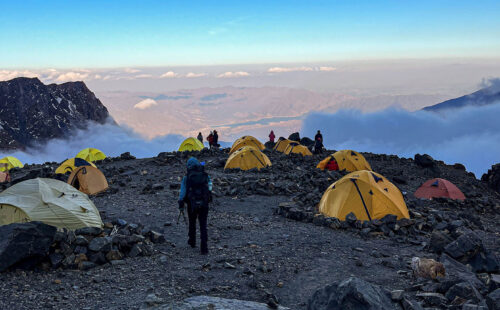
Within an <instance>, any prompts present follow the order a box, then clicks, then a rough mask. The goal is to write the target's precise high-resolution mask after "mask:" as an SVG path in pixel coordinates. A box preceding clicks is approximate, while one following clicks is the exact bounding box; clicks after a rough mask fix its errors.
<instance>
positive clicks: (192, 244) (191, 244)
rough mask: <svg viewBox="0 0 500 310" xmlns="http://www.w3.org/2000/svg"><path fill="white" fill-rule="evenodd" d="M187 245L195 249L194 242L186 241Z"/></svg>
mask: <svg viewBox="0 0 500 310" xmlns="http://www.w3.org/2000/svg"><path fill="white" fill-rule="evenodd" d="M188 244H189V245H190V246H191V247H192V248H196V242H193V241H191V240H188Z"/></svg>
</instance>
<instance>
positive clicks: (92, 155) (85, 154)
mask: <svg viewBox="0 0 500 310" xmlns="http://www.w3.org/2000/svg"><path fill="white" fill-rule="evenodd" d="M75 157H77V158H81V159H84V160H86V161H88V162H94V161H98V160H103V159H105V158H106V155H105V154H104V153H103V152H102V151H100V150H98V149H94V148H91V147H89V148H86V149H83V150H81V151H80V152H78V154H76V156H75Z"/></svg>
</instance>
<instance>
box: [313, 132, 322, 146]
mask: <svg viewBox="0 0 500 310" xmlns="http://www.w3.org/2000/svg"><path fill="white" fill-rule="evenodd" d="M317 140H319V142H321V144H323V135H322V134H321V131H319V130H318V132H317V133H316V135H315V136H314V141H317Z"/></svg>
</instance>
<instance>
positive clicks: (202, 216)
mask: <svg viewBox="0 0 500 310" xmlns="http://www.w3.org/2000/svg"><path fill="white" fill-rule="evenodd" d="M186 166H187V174H186V176H184V178H182V183H181V191H180V194H179V210H180V211H182V210H183V209H184V203H187V213H188V218H189V233H188V244H189V245H190V246H191V247H192V248H195V247H196V219H198V222H199V223H200V239H201V242H200V253H201V254H202V255H206V254H208V246H207V240H208V237H207V217H208V204H209V202H211V201H212V180H211V179H210V177H209V176H208V174H207V173H206V172H205V169H204V168H205V167H204V165H203V164H202V163H200V162H199V161H198V160H197V159H196V158H194V157H191V158H189V159H188V161H187V164H186Z"/></svg>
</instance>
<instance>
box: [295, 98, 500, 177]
mask: <svg viewBox="0 0 500 310" xmlns="http://www.w3.org/2000/svg"><path fill="white" fill-rule="evenodd" d="M498 115H500V103H498V104H495V105H491V106H485V107H481V108H466V109H462V110H456V111H453V112H452V113H450V114H448V115H446V117H441V116H439V115H437V114H434V113H432V112H423V111H419V112H414V113H411V112H408V111H404V110H394V109H389V110H384V111H379V112H375V113H366V114H363V113H362V112H360V111H356V110H342V111H339V112H337V113H334V114H319V113H313V114H310V115H309V116H308V117H307V118H306V119H305V120H304V122H303V126H302V133H303V134H304V135H307V136H314V134H315V133H316V130H318V129H320V130H322V132H323V136H324V140H325V146H326V147H328V148H330V149H336V150H341V149H354V150H357V151H365V152H373V153H384V154H397V155H400V156H404V157H413V155H414V154H416V153H427V154H429V155H431V156H433V157H434V158H435V159H438V160H443V161H445V162H447V163H449V164H453V163H457V162H458V163H462V164H464V165H465V166H466V167H467V169H468V170H469V171H472V172H474V173H475V174H476V176H477V177H481V175H482V174H483V173H485V172H486V171H487V170H488V169H489V168H490V167H491V165H493V164H495V163H498V162H500V157H499V154H500V122H498Z"/></svg>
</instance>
